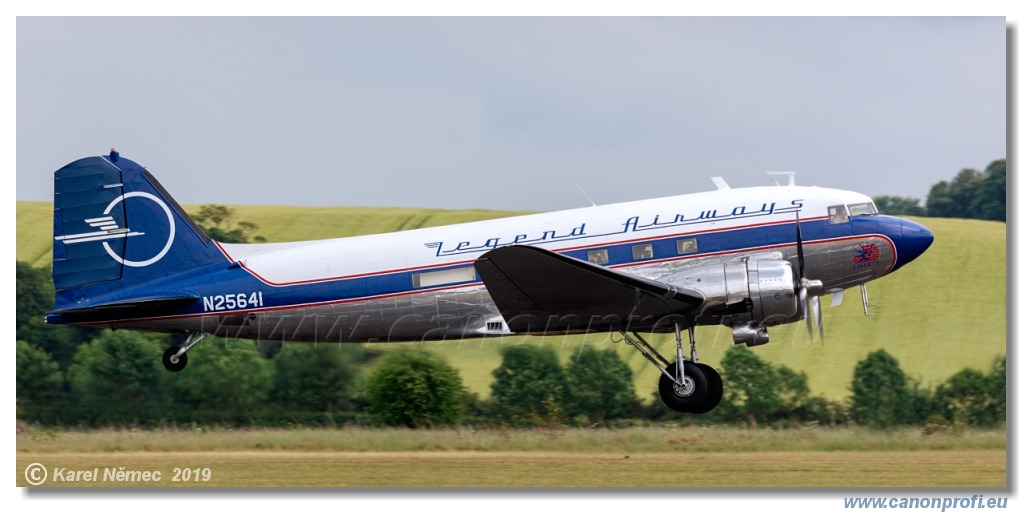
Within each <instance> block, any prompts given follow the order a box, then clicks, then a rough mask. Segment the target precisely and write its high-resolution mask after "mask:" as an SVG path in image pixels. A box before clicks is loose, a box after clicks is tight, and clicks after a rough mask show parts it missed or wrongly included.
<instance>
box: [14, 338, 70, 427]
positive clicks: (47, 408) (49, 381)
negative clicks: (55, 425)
mask: <svg viewBox="0 0 1024 512" xmlns="http://www.w3.org/2000/svg"><path fill="white" fill-rule="evenodd" d="M17 345H18V347H17V356H16V359H17V361H16V368H15V374H16V382H17V384H16V386H17V387H16V393H17V394H16V397H17V398H16V401H17V406H18V417H19V418H23V419H26V420H29V421H53V419H54V415H55V413H56V412H57V411H58V410H59V409H60V405H61V398H62V396H61V387H62V386H63V385H64V377H63V376H62V375H61V373H60V370H59V369H58V367H57V363H55V362H54V361H53V358H51V357H50V355H49V354H47V353H46V352H45V351H43V350H41V349H39V348H36V347H33V346H32V345H29V344H28V343H26V342H24V341H19V342H18V343H17Z"/></svg>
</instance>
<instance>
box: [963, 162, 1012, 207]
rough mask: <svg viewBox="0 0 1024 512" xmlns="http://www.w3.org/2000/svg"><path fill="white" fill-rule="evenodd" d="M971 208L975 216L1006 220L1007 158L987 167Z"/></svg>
mask: <svg viewBox="0 0 1024 512" xmlns="http://www.w3.org/2000/svg"><path fill="white" fill-rule="evenodd" d="M977 188H978V190H977V192H976V193H975V196H974V204H973V205H972V207H971V210H972V211H973V212H974V215H975V216H976V217H975V218H978V219H984V220H998V221H1003V222H1006V159H1002V160H996V161H994V162H992V163H990V164H988V167H986V168H985V172H984V173H983V174H982V178H981V181H980V183H978V185H977Z"/></svg>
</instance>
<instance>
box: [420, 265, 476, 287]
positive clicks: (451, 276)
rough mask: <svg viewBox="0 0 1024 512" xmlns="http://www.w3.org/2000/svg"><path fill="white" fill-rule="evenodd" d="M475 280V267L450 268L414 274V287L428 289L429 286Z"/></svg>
mask: <svg viewBox="0 0 1024 512" xmlns="http://www.w3.org/2000/svg"><path fill="white" fill-rule="evenodd" d="M475 280H476V270H474V269H473V267H462V268H450V269H448V270H435V271H433V272H419V273H417V274H413V275H412V287H413V288H426V287H427V286H440V285H442V284H453V283H464V282H466V281H475Z"/></svg>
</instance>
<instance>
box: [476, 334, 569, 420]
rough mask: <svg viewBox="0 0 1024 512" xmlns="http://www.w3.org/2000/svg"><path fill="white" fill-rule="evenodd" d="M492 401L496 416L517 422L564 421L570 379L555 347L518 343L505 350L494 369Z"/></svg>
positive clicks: (502, 351)
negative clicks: (566, 375) (567, 378)
mask: <svg viewBox="0 0 1024 512" xmlns="http://www.w3.org/2000/svg"><path fill="white" fill-rule="evenodd" d="M493 375H494V382H493V383H492V384H491V405H492V408H493V414H494V416H495V417H496V418H501V419H502V420H504V421H507V422H508V423H510V424H513V425H534V426H539V425H544V424H550V423H551V422H553V421H561V419H562V412H563V406H562V404H563V403H564V402H565V400H566V398H567V389H568V387H567V382H566V378H565V373H564V372H563V371H562V366H561V365H560V364H559V363H558V356H557V355H556V354H555V351H554V349H552V348H551V347H537V346H533V345H517V346H509V347H504V348H503V349H502V350H501V366H499V367H498V368H496V369H495V370H494V372H493Z"/></svg>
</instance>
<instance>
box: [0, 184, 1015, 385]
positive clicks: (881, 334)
mask: <svg viewBox="0 0 1024 512" xmlns="http://www.w3.org/2000/svg"><path fill="white" fill-rule="evenodd" d="M231 207H232V208H234V210H235V217H236V219H237V220H246V221H250V222H254V223H256V224H258V225H259V230H258V232H257V233H258V234H259V235H262V236H263V237H265V238H266V239H267V240H268V241H270V242H286V241H295V240H309V239H322V238H335V237H344V236H353V235H361V234H370V233H385V232H392V231H401V230H407V229H416V228H421V227H431V226H439V225H445V224H454V223H459V222H469V221H476V220H485V219H493V218H499V217H507V216H512V215H519V214H521V213H523V212H507V211H490V210H426V209H413V208H355V207H295V206H231ZM185 209H186V210H188V211H189V212H192V213H194V212H196V211H197V210H198V206H185ZM52 215H53V210H52V204H51V203H47V202H20V201H19V202H18V203H17V258H18V260H19V261H27V262H29V263H31V264H32V265H36V266H45V265H48V264H49V263H50V258H51V250H52V248H51V243H52V235H51V232H52V223H53V220H52ZM914 220H916V221H918V222H920V223H922V224H924V225H925V226H927V227H928V228H929V229H931V230H932V231H933V232H934V234H935V243H934V245H933V246H932V247H931V249H929V250H928V252H926V253H925V254H924V255H923V256H921V257H920V258H919V259H918V260H917V261H915V262H914V263H912V264H911V265H908V266H906V267H904V268H903V269H901V270H899V271H898V272H896V273H894V274H892V275H890V276H886V277H884V278H882V279H880V280H878V281H875V282H873V283H871V284H869V285H868V289H869V292H870V297H871V301H872V302H873V303H874V304H877V305H878V306H877V307H875V308H871V312H872V313H874V314H875V316H870V317H865V316H864V314H863V310H862V307H861V300H860V294H859V292H858V290H856V289H851V290H847V293H846V297H845V300H844V302H843V304H842V305H841V306H839V307H837V308H830V307H829V305H828V303H829V297H825V298H824V299H823V300H822V304H823V308H824V309H823V312H824V324H825V336H826V339H825V341H824V343H822V342H821V340H818V339H815V340H814V341H811V340H810V338H809V337H808V336H807V333H806V331H805V328H804V327H803V325H802V324H792V325H788V326H782V327H776V328H773V329H771V330H770V332H771V337H772V341H771V343H769V344H767V345H763V346H760V347H756V348H754V350H756V353H757V354H758V355H760V356H761V357H763V358H764V359H766V360H768V361H771V362H773V363H777V364H783V365H786V366H788V367H790V368H793V369H794V370H797V371H803V372H806V373H807V375H808V380H809V384H810V386H811V392H812V394H820V395H824V396H825V397H827V398H830V399H834V400H841V399H843V398H845V397H847V396H848V395H849V387H850V380H851V378H852V375H853V368H854V366H855V365H856V363H857V362H858V361H860V360H861V359H863V358H864V357H865V356H866V355H867V354H868V353H869V352H872V351H874V350H878V349H882V348H884V349H885V350H886V351H888V352H889V353H891V354H892V355H893V356H895V357H896V358H897V359H898V360H899V362H900V365H901V366H902V368H903V370H904V371H905V372H906V373H907V374H908V375H910V376H911V377H912V378H914V379H917V380H919V381H920V382H921V383H922V384H923V385H925V386H935V385H938V384H940V383H941V382H942V381H943V380H945V379H946V378H947V377H949V376H950V375H952V374H954V373H956V372H957V371H959V370H961V369H963V368H965V367H970V368H976V369H979V370H983V371H984V370H988V369H989V367H990V366H991V364H992V362H993V360H994V359H995V358H996V357H997V356H999V355H1002V354H1005V353H1006V224H1004V223H1000V222H989V221H976V220H963V219H939V218H918V219H914ZM652 341H653V342H654V344H655V345H657V346H658V347H659V350H662V352H663V353H667V354H671V353H674V348H673V344H674V342H673V341H672V338H671V337H670V336H654V337H653V340H652ZM697 341H698V349H699V355H700V358H701V361H702V362H705V363H708V364H711V365H712V366H716V365H718V363H719V362H720V360H721V358H722V356H723V355H724V353H725V350H726V349H728V348H729V347H730V346H731V345H732V336H731V331H730V330H729V329H727V328H725V327H701V328H698V329H697ZM510 344H538V345H549V346H552V347H554V348H555V349H557V350H558V352H559V354H560V355H561V357H562V358H563V360H564V361H569V360H570V359H571V358H573V357H574V356H575V355H576V354H578V353H579V350H580V348H581V347H582V346H584V345H592V346H595V347H598V348H605V347H612V348H615V349H616V350H618V351H619V354H620V355H621V356H622V357H623V358H624V359H625V360H626V361H627V362H628V363H629V365H630V366H631V367H632V368H633V371H634V372H635V381H636V387H637V393H638V395H639V396H640V397H641V398H642V399H644V400H645V401H649V400H651V398H652V397H653V394H654V392H655V391H656V388H657V380H658V375H657V374H656V370H655V369H654V368H652V367H651V366H650V365H649V364H647V363H646V361H645V360H644V359H643V358H642V357H641V356H640V355H639V354H637V353H636V352H635V351H634V350H633V349H631V348H629V347H627V346H625V345H624V344H623V343H614V342H613V341H612V340H610V339H609V337H608V336H607V335H588V336H554V337H508V338H500V339H495V338H491V339H487V340H482V339H473V340H461V341H443V342H427V343H419V344H416V343H413V344H409V343H390V344H376V345H373V346H372V348H377V349H381V350H393V349H396V348H400V347H409V346H410V345H415V346H421V347H422V349H423V350H428V351H431V352H434V353H436V354H438V355H441V356H442V357H443V358H444V359H445V360H446V361H447V362H448V363H449V364H451V365H452V366H454V367H455V368H457V369H458V370H459V372H460V374H461V375H462V378H463V380H464V382H465V384H466V386H467V387H468V388H469V389H470V390H471V391H473V392H475V393H477V394H479V395H480V396H481V397H487V396H489V395H490V384H491V382H492V380H493V379H492V376H491V371H492V370H493V369H494V368H496V367H497V366H498V365H499V364H500V360H501V358H500V350H501V347H502V346H505V345H510ZM201 348H202V347H201V346H200V347H198V349H201Z"/></svg>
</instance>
